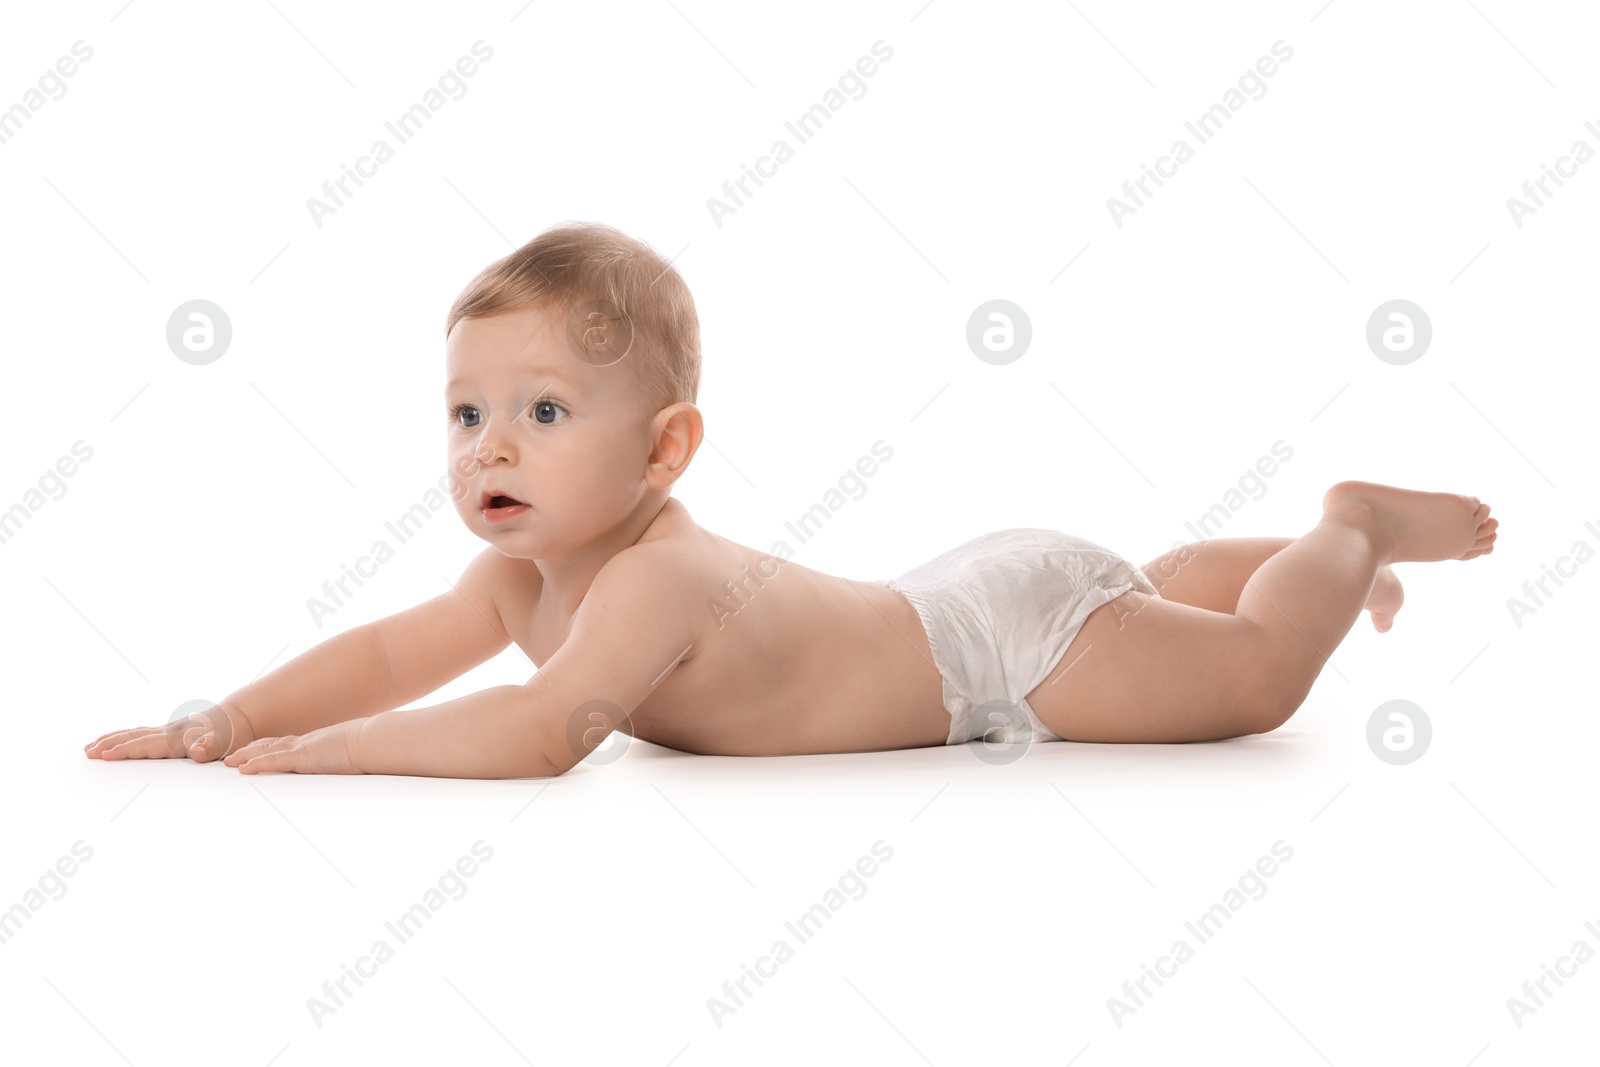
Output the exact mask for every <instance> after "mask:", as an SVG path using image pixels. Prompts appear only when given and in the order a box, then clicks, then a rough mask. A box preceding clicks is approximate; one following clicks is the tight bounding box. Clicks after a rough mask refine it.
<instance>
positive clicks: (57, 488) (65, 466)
mask: <svg viewBox="0 0 1600 1067" xmlns="http://www.w3.org/2000/svg"><path fill="white" fill-rule="evenodd" d="M71 451H72V455H73V456H77V457H78V458H77V461H76V462H75V461H74V460H73V459H72V456H60V457H58V458H57V459H56V462H55V465H54V467H47V468H46V469H45V472H44V473H43V474H41V475H39V487H38V488H37V489H35V488H32V487H29V488H28V489H27V490H26V491H25V492H24V493H23V494H22V499H21V500H20V501H18V502H17V503H15V504H12V505H11V506H10V507H9V508H6V509H5V510H4V511H0V545H3V544H7V543H9V542H10V541H11V539H12V538H13V537H16V536H17V534H19V533H21V532H22V528H23V527H24V526H26V525H27V523H28V520H29V519H31V518H32V517H33V516H34V515H35V514H37V513H38V512H39V510H40V509H41V508H43V507H44V506H45V505H46V504H48V503H49V502H50V501H51V500H60V499H61V498H62V497H64V496H66V495H67V488H68V486H67V483H66V481H65V480H64V479H67V478H70V477H72V476H73V475H74V474H76V473H78V464H79V463H87V462H89V460H90V458H92V457H93V456H94V449H93V448H91V447H89V445H87V444H86V443H84V441H83V440H82V439H81V438H80V439H79V440H76V441H74V442H72V449H71ZM46 494H48V497H47V496H46Z"/></svg>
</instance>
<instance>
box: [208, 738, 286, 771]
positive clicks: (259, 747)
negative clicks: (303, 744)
mask: <svg viewBox="0 0 1600 1067" xmlns="http://www.w3.org/2000/svg"><path fill="white" fill-rule="evenodd" d="M296 740H298V738H297V737H294V736H290V737H258V738H256V739H255V740H254V741H252V742H250V743H249V744H248V745H245V746H244V747H242V748H240V749H238V750H237V751H235V752H233V753H231V754H229V755H228V756H226V757H224V758H223V760H222V763H223V765H224V766H227V767H238V766H240V765H241V764H243V763H244V762H245V761H246V760H249V759H253V758H254V757H256V756H259V755H261V754H262V753H263V752H267V751H270V750H271V749H272V748H273V747H278V748H282V747H285V746H287V745H290V744H293V743H294V742H295V741H296Z"/></svg>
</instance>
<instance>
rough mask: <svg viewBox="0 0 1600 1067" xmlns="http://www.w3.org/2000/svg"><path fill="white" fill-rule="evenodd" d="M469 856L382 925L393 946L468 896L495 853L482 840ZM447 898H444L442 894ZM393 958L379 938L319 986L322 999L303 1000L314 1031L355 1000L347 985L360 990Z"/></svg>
mask: <svg viewBox="0 0 1600 1067" xmlns="http://www.w3.org/2000/svg"><path fill="white" fill-rule="evenodd" d="M472 855H473V856H476V857H478V858H477V859H476V860H474V859H473V858H472V856H465V855H464V856H462V857H461V858H460V859H458V860H456V862H455V864H454V866H453V867H447V868H446V869H445V872H444V873H443V874H441V875H440V876H439V879H438V885H437V887H435V886H429V887H428V888H427V890H425V891H424V892H423V894H422V899H421V900H419V901H418V902H417V903H415V904H413V905H411V907H410V908H408V909H406V910H405V911H403V912H401V913H400V915H399V917H398V918H396V919H395V920H394V922H385V923H384V924H383V928H384V929H385V930H387V931H388V932H389V933H390V934H392V935H393V936H394V939H395V943H396V944H398V945H403V944H405V943H406V942H407V941H409V940H411V939H412V938H413V937H415V936H416V934H417V933H418V932H419V931H420V930H421V929H422V928H423V926H425V925H427V923H428V921H429V920H431V919H432V918H433V917H434V915H435V914H437V913H438V911H439V909H441V908H443V907H444V906H445V905H446V904H448V903H449V902H450V901H451V900H460V899H461V898H462V897H464V896H466V895H467V883H466V879H468V878H471V877H472V876H473V875H474V874H476V873H477V872H478V864H479V863H487V862H489V860H490V859H492V858H493V857H494V849H493V848H491V847H490V846H489V845H487V844H485V843H484V842H483V839H482V838H479V839H478V840H476V841H474V842H473V843H472ZM447 893H448V894H449V897H448V898H446V896H445V894H447ZM393 958H394V946H393V945H390V944H389V942H388V941H387V940H386V939H384V938H382V937H380V938H378V939H377V940H376V941H374V942H373V943H372V947H371V948H370V949H369V950H368V952H367V954H366V955H364V956H359V957H357V958H356V965H355V967H354V969H352V968H350V967H348V966H346V965H345V964H343V963H341V964H339V970H340V972H341V973H340V975H339V977H338V978H330V979H328V980H327V981H325V982H323V983H322V996H321V997H317V996H309V997H307V998H306V1010H307V1011H309V1012H310V1013H311V1021H312V1022H314V1023H316V1024H317V1029H319V1030H320V1029H322V1020H323V1018H324V1017H326V1016H329V1015H333V1014H334V1013H336V1012H337V1011H338V1010H339V1009H340V1008H342V1007H344V1006H345V1002H346V1001H348V1000H349V999H350V998H351V997H353V996H355V993H354V991H353V990H351V989H350V985H349V983H351V982H354V983H355V986H356V989H360V988H362V986H363V985H364V983H363V982H362V979H363V978H371V977H373V976H374V975H376V974H377V973H378V965H379V964H381V963H388V962H389V961H390V960H391V959H393Z"/></svg>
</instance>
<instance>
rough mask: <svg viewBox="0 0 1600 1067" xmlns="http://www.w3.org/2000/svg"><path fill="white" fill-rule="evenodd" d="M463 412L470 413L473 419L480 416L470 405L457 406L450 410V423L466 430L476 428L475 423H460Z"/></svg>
mask: <svg viewBox="0 0 1600 1067" xmlns="http://www.w3.org/2000/svg"><path fill="white" fill-rule="evenodd" d="M464 412H471V413H472V415H473V416H474V417H476V416H478V415H479V414H480V412H479V411H478V409H477V408H475V407H473V406H472V405H471V404H457V405H456V406H455V407H453V408H451V409H450V421H451V422H455V423H460V424H461V426H462V427H464V428H465V429H468V430H471V429H474V428H476V427H477V425H478V424H477V423H476V422H465V423H463V422H461V416H462V414H463V413H464Z"/></svg>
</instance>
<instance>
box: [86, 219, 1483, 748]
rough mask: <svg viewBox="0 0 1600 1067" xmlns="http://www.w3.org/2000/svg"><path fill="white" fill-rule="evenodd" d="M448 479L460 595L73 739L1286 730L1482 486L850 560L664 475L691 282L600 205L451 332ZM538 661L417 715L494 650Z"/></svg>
mask: <svg viewBox="0 0 1600 1067" xmlns="http://www.w3.org/2000/svg"><path fill="white" fill-rule="evenodd" d="M445 369H446V377H447V379H448V381H447V383H446V385H445V407H446V410H447V412H448V422H447V429H446V435H447V441H448V451H449V459H450V467H451V471H452V472H453V477H452V479H451V486H452V496H453V497H454V499H455V505H456V510H457V511H458V512H460V514H461V518H462V521H463V522H465V523H466V524H467V527H468V528H469V529H471V530H472V532H473V533H475V534H476V535H478V536H479V537H481V538H483V540H484V541H486V542H487V543H488V548H486V549H485V550H484V551H483V552H481V553H479V554H478V556H477V557H476V558H475V559H474V560H473V561H472V562H471V563H470V564H468V566H467V567H466V570H465V571H464V572H463V574H462V576H461V580H460V582H459V583H458V584H456V585H455V586H454V587H453V588H452V589H451V590H450V591H449V592H446V593H443V594H441V595H440V596H437V597H435V598H433V599H432V600H428V601H426V602H424V603H422V604H419V605H417V606H416V607H413V608H410V609H409V610H406V611H402V612H399V613H398V614H395V615H391V616H389V617H388V618H383V619H378V620H376V621H374V622H369V623H366V624H365V625H362V626H358V627H355V628H354V629H350V630H347V631H345V632H343V633H340V634H338V635H336V636H334V637H331V638H329V639H328V640H326V641H324V642H322V643H321V644H319V645H317V646H315V647H313V648H311V649H309V650H307V651H306V652H304V653H303V654H301V655H300V656H298V657H296V658H295V659H293V660H290V661H289V662H287V663H285V664H283V665H282V666H280V667H278V668H277V669H276V670H274V671H272V672H271V673H270V674H267V675H265V676H264V677H262V678H260V679H258V680H257V681H254V682H252V683H250V684H249V685H246V686H244V687H243V688H241V689H239V690H237V691H235V692H234V693H232V694H230V695H229V696H228V697H226V698H225V699H223V700H221V701H219V702H218V703H217V704H216V705H215V706H213V707H211V708H209V709H208V710H207V711H205V712H203V713H201V714H198V715H192V716H189V717H187V718H185V719H180V720H178V721H176V722H173V723H169V724H168V725H166V726H160V727H143V728H138V729H131V730H118V731H115V732H113V733H109V734H106V735H104V736H103V737H101V738H99V739H98V740H96V741H94V742H93V743H92V744H90V745H88V746H87V747H86V750H85V751H86V752H87V754H88V755H89V756H90V757H91V758H98V759H106V760H120V759H150V758H161V757H187V758H189V759H193V760H196V761H198V762H208V761H212V760H218V759H220V760H221V761H222V762H223V763H224V764H225V765H227V766H229V767H237V768H238V769H239V770H241V771H244V772H245V773H248V774H254V773H258V772H261V771H293V772H298V773H302V774H359V773H366V774H406V775H431V776H444V777H457V778H523V777H549V776H553V775H559V774H561V773H563V772H564V771H566V770H568V769H570V768H571V767H573V766H574V765H576V764H577V763H578V762H580V761H581V760H583V759H584V757H585V756H587V755H588V754H589V753H590V752H592V751H593V750H594V749H595V748H597V747H598V746H599V745H600V744H601V743H602V742H603V741H604V740H605V738H606V736H607V735H608V734H609V733H610V732H611V731H612V730H621V731H623V732H625V733H626V734H628V735H630V736H632V737H637V738H641V739H643V740H646V741H651V742H654V743H656V744H660V745H666V746H668V747H670V748H675V749H680V750H682V751H685V752H694V753H704V754H715V755H738V756H763V755H791V754H797V753H819V752H863V751H873V750H884V749H899V748H915V747H920V746H926V745H947V744H962V743H965V742H968V741H971V740H976V739H979V738H982V739H984V740H985V741H986V742H1001V743H1012V744H1024V743H1030V742H1035V741H1049V740H1060V739H1066V740H1071V741H1096V742H1184V741H1205V740H1214V739H1220V738H1227V737H1235V736H1239V735H1243V734H1251V733H1262V732H1265V731H1268V730H1272V729H1275V728H1277V727H1278V726H1279V725H1281V724H1282V723H1283V722H1284V721H1285V720H1286V719H1288V718H1289V716H1290V715H1291V714H1293V713H1294V710H1295V709H1296V708H1297V707H1299V706H1300V704H1301V702H1302V701H1303V700H1304V699H1305V698H1306V695H1307V694H1308V693H1309V692H1310V689H1311V686H1312V683H1313V682H1314V681H1315V680H1316V678H1317V675H1318V673H1319V672H1320V671H1321V669H1322V665H1323V664H1324V663H1325V662H1326V661H1327V658H1328V656H1329V655H1330V654H1331V653H1332V652H1333V650H1334V649H1335V648H1336V647H1337V646H1338V644H1339V642H1340V641H1341V640H1342V639H1343V638H1344V636H1345V634H1346V633H1348V632H1349V630H1350V627H1351V626H1352V625H1353V624H1354V622H1355V620H1356V618H1357V617H1358V616H1359V614H1360V613H1361V611H1362V609H1363V608H1365V609H1366V610H1367V611H1368V612H1370V614H1371V617H1372V621H1373V624H1374V625H1375V626H1376V627H1377V629H1378V630H1380V631H1384V630H1387V629H1389V627H1390V625H1391V623H1392V621H1393V619H1394V615H1395V612H1396V611H1397V610H1398V609H1399V607H1400V602H1401V589H1400V582H1399V579H1397V578H1396V577H1395V574H1394V572H1393V570H1391V564H1394V563H1401V562H1424V561H1432V560H1446V559H1471V558H1473V557H1475V556H1479V555H1483V554H1484V553H1487V552H1490V551H1492V550H1493V547H1494V540H1495V536H1496V534H1495V528H1496V526H1497V525H1498V520H1496V519H1492V518H1490V517H1489V506H1488V505H1487V504H1483V503H1480V502H1479V500H1478V498H1477V497H1472V496H1458V495H1456V494H1453V493H1423V492H1412V491H1409V490H1405V489H1397V488H1394V487H1391V486H1385V485H1377V484H1373V483H1370V482H1358V481H1347V482H1340V483H1339V484H1337V485H1335V486H1333V487H1332V488H1331V489H1329V490H1328V491H1327V493H1326V494H1325V495H1324V496H1323V498H1322V518H1321V520H1320V521H1319V522H1318V523H1317V524H1316V526H1315V527H1313V528H1312V529H1311V530H1309V531H1308V532H1307V533H1305V534H1304V535H1303V536H1301V537H1299V538H1221V539H1216V540H1211V541H1205V542H1201V543H1198V544H1190V545H1183V546H1181V547H1179V548H1175V549H1173V550H1172V551H1169V552H1167V553H1165V554H1163V555H1161V556H1159V557H1157V558H1156V559H1154V560H1151V561H1150V562H1149V563H1146V564H1145V565H1144V566H1143V567H1135V566H1134V565H1132V564H1131V563H1129V562H1128V561H1127V560H1125V559H1123V558H1122V557H1120V556H1118V555H1117V554H1116V553H1114V552H1112V551H1110V550H1108V549H1106V548H1103V547H1101V546H1099V545H1097V544H1094V543H1092V542H1090V541H1087V540H1085V539H1083V538H1081V537H1076V536H1074V535H1072V534H1068V533H1061V532H1057V531H1052V530H1045V529H1008V530H1000V531H996V532H993V533H989V534H985V535H983V536H981V537H977V538H974V539H972V540H970V541H968V542H966V543H965V544H962V545H959V546H957V547H955V548H953V549H951V550H950V551H948V552H945V553H944V554H942V555H940V556H938V557H936V558H934V559H932V560H930V561H928V562H927V563H925V564H923V565H922V566H920V567H916V568H914V569H913V570H911V571H908V572H907V573H905V574H903V575H901V576H900V577H899V578H897V579H892V580H886V581H853V580H851V579H848V578H840V577H835V576H833V575H829V574H823V573H821V572H819V571H815V570H811V569H809V568H807V567H803V566H801V565H800V564H798V563H794V562H792V561H789V560H787V559H785V558H783V557H780V556H774V555H769V554H765V553H762V552H758V551H756V550H755V549H752V548H747V547H745V546H744V545H740V544H736V543H734V542H732V541H729V540H727V539H726V538H723V537H719V536H717V535H716V534H714V533H711V532H710V531H709V530H705V529H702V528H701V527H700V526H699V525H697V524H696V523H695V521H694V519H693V518H692V517H691V516H690V514H689V511H688V509H687V508H685V507H684V506H683V504H682V503H680V502H679V501H677V500H675V499H673V498H672V496H671V495H670V494H671V492H672V486H673V483H675V482H676V481H677V480H678V478H680V477H681V476H682V475H683V473H684V472H685V471H686V470H688V468H689V463H690V461H691V460H693V459H694V456H695V453H696V451H697V450H698V449H699V447H700V444H701V442H702V441H703V439H704V438H703V434H704V424H703V420H702V418H701V413H700V410H699V408H698V407H696V406H695V403H694V401H695V397H696V395H697V389H698V385H699V375H700V335H699V321H698V318H697V316H696V313H695V307H694V301H693V299H692V298H691V296H690V294H689V290H688V288H687V286H686V285H685V284H684V281H683V279H682V277H680V276H679V274H678V272H677V271H676V270H674V269H673V268H672V266H671V265H670V264H668V263H667V262H666V261H664V260H663V259H662V258H661V257H660V256H659V255H658V254H657V253H656V252H655V251H654V250H652V249H651V248H649V247H648V246H646V245H644V244H642V243H640V242H638V241H635V240H633V239H631V238H629V237H627V236H626V235H624V234H622V233H621V232H619V231H617V230H616V229H613V228H611V227H609V226H602V225H597V224H567V225H561V226H556V227H552V228H551V229H548V230H546V231H545V232H544V233H541V234H539V235H538V236H537V237H535V238H534V239H533V240H531V241H529V242H528V243H527V244H526V245H524V246H523V247H522V248H519V249H518V250H516V251H515V252H513V253H511V254H510V255H508V256H506V257H505V258H503V259H500V260H498V261H496V262H494V263H492V264H490V265H489V266H488V267H487V268H485V269H484V270H483V271H482V272H481V273H480V274H479V275H478V276H477V277H476V278H474V279H473V280H472V282H471V283H470V284H469V285H468V286H467V288H466V289H465V291H463V292H462V293H461V295H460V296H459V297H458V298H457V299H456V301H455V304H454V306H452V307H451V309H450V314H449V318H448V321H447V322H446V324H445ZM513 641H514V642H516V644H517V645H518V647H519V648H521V649H522V651H523V652H525V653H526V654H527V655H528V658H529V659H531V660H532V661H533V662H534V663H535V664H536V665H537V667H538V670H537V672H536V673H535V674H534V675H533V677H532V678H530V679H529V680H528V681H527V682H526V683H524V684H521V685H499V686H493V687H491V688H488V689H484V690H482V691H481V692H477V693H473V694H471V695H469V696H464V697H461V698H459V699H456V700H450V701H446V702H444V703H439V704H433V705H431V706H428V707H423V708H416V709H412V710H407V711H397V710H395V709H397V708H400V707H402V706H403V705H406V704H409V703H411V702H413V701H416V700H419V699H421V698H422V697H424V696H426V695H427V694H429V693H431V692H433V691H434V690H436V689H438V688H439V687H440V686H442V685H443V684H444V683H446V682H448V681H449V680H451V679H452V678H455V677H457V676H458V675H460V674H462V673H464V672H465V671H467V670H469V669H470V668H472V667H475V666H477V665H478V664H480V663H483V662H484V661H485V660H487V659H489V658H490V657H491V656H493V655H495V654H496V653H498V652H500V651H501V650H502V649H504V648H506V647H507V645H508V644H509V643H511V642H513Z"/></svg>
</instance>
